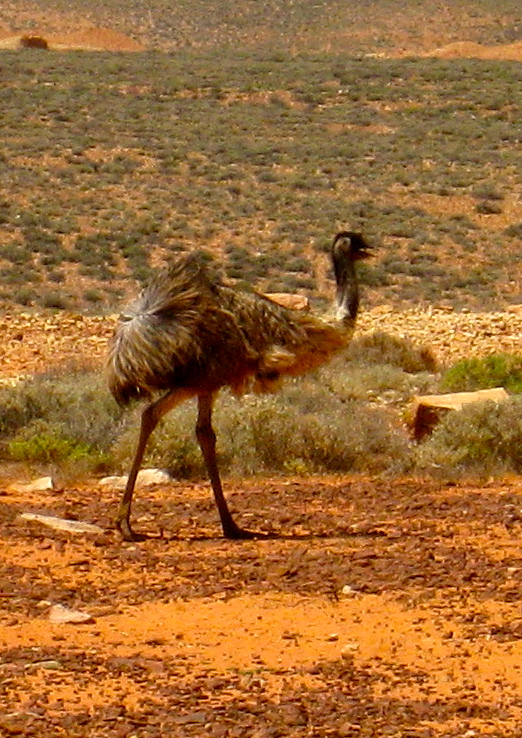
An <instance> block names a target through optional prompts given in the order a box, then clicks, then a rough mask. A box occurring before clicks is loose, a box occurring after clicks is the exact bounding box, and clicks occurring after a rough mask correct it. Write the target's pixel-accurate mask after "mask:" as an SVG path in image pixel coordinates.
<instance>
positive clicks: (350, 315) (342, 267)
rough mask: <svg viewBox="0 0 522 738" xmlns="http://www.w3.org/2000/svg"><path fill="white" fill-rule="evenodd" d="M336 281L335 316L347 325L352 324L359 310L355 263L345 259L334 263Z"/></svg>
mask: <svg viewBox="0 0 522 738" xmlns="http://www.w3.org/2000/svg"><path fill="white" fill-rule="evenodd" d="M335 277H336V281H337V300H336V301H337V318H338V320H340V321H342V322H343V323H344V324H345V325H346V326H347V327H349V326H352V325H353V323H354V322H355V319H356V318H357V313H358V311H359V285H358V282H357V275H356V272H355V264H354V262H353V261H351V260H346V261H344V262H343V263H342V264H336V265H335Z"/></svg>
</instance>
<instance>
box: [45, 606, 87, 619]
mask: <svg viewBox="0 0 522 738" xmlns="http://www.w3.org/2000/svg"><path fill="white" fill-rule="evenodd" d="M49 620H50V621H51V623H94V618H93V617H92V615H89V613H87V612H81V611H80V610H70V609H69V608H68V607H64V605H53V606H52V607H51V609H50V610H49Z"/></svg>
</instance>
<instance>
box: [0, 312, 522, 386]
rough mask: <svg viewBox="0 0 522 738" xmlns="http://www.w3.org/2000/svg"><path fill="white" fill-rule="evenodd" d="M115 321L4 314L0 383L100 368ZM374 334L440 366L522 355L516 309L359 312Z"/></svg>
mask: <svg viewBox="0 0 522 738" xmlns="http://www.w3.org/2000/svg"><path fill="white" fill-rule="evenodd" d="M116 321H117V316H116V315H108V316H88V315H82V314H67V313H56V314H54V315H47V316H44V315H42V314H39V313H20V312H18V313H11V314H9V313H4V314H3V315H2V317H1V318H0V383H2V382H3V383H6V382H11V381H13V380H16V379H17V378H19V377H23V376H30V375H32V374H34V373H35V372H43V371H49V370H50V369H54V368H56V367H60V366H63V365H67V364H68V363H71V362H72V363H85V364H93V365H99V366H101V365H103V362H104V359H105V355H106V352H107V342H108V340H109V337H110V336H111V334H112V332H113V331H114V327H115V325H116ZM375 331H383V332H385V333H389V334H390V335H394V336H398V337H401V338H405V339H407V340H409V341H411V342H412V343H413V344H414V345H416V346H422V347H427V348H429V349H430V350H431V352H432V353H433V355H434V357H435V358H436V359H437V361H438V363H439V364H440V365H447V364H450V363H452V362H455V361H458V360H459V359H462V358H465V357H469V356H486V355H489V354H492V353H497V352H500V351H506V352H511V353H522V306H512V309H511V310H509V311H506V312H497V313H491V312H485V313H476V312H455V311H452V310H448V309H444V308H428V309H421V308H412V309H410V310H405V311H397V310H395V309H393V308H392V307H387V306H378V307H376V308H374V309H373V310H364V311H363V312H361V315H360V317H359V319H358V327H357V334H356V335H363V334H365V333H373V332H375Z"/></svg>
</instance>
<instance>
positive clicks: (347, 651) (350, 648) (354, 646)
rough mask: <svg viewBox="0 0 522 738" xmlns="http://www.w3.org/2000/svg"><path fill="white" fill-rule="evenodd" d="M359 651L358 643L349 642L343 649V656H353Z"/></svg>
mask: <svg viewBox="0 0 522 738" xmlns="http://www.w3.org/2000/svg"><path fill="white" fill-rule="evenodd" d="M358 650H359V644H358V643H357V641H347V642H346V643H345V644H344V645H343V647H342V648H341V656H352V655H353V654H354V653H356V652H357V651H358Z"/></svg>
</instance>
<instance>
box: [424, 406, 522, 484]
mask: <svg viewBox="0 0 522 738" xmlns="http://www.w3.org/2000/svg"><path fill="white" fill-rule="evenodd" d="M418 465H419V468H421V469H423V470H427V471H437V473H439V474H441V473H442V474H446V475H448V474H449V475H451V474H456V473H457V474H458V473H459V472H461V473H473V474H488V475H490V474H501V473H505V472H521V471H522V398H520V397H514V398H511V399H510V400H508V401H506V402H502V403H495V402H491V401H488V402H481V403H474V404H472V405H468V406H466V407H464V408H463V409H462V410H461V411H459V412H451V413H448V414H447V415H446V416H445V417H444V419H443V420H442V421H441V423H440V424H439V425H438V426H437V428H436V429H435V431H434V433H433V435H432V436H431V437H430V438H429V440H428V441H426V442H425V443H424V444H423V445H422V446H420V447H419V450H418Z"/></svg>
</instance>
